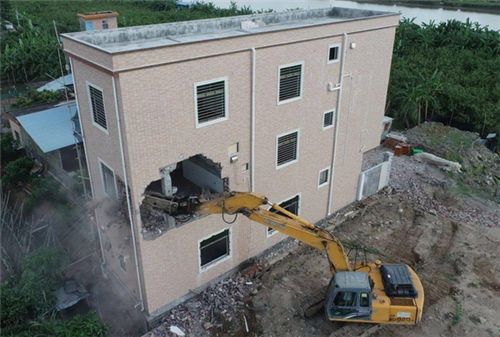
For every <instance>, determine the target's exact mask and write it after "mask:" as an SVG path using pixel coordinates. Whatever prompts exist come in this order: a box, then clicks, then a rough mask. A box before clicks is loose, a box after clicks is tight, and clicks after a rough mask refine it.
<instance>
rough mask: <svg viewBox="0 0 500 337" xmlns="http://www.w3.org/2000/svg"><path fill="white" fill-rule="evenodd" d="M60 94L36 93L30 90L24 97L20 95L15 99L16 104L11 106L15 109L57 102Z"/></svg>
mask: <svg viewBox="0 0 500 337" xmlns="http://www.w3.org/2000/svg"><path fill="white" fill-rule="evenodd" d="M62 98H63V97H62V93H60V92H57V91H56V92H54V91H48V90H44V91H36V90H31V91H29V92H28V93H27V94H25V95H21V96H19V97H18V98H17V99H16V102H15V103H14V104H12V106H13V107H15V108H23V107H30V106H33V105H38V104H44V103H53V102H58V101H60V100H61V99H62Z"/></svg>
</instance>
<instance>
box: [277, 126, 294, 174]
mask: <svg viewBox="0 0 500 337" xmlns="http://www.w3.org/2000/svg"><path fill="white" fill-rule="evenodd" d="M295 132H297V156H296V158H295V159H294V160H291V161H289V162H286V163H284V164H281V165H279V164H278V140H279V138H280V137H283V136H286V135H289V134H291V133H295ZM275 147H276V149H275V150H276V151H275V157H274V163H275V165H276V170H279V169H282V168H284V167H287V166H289V165H292V164H295V163H297V162H298V161H299V153H300V152H299V150H300V129H295V130H292V131H288V132H284V133H281V134H279V135H277V136H276V145H275Z"/></svg>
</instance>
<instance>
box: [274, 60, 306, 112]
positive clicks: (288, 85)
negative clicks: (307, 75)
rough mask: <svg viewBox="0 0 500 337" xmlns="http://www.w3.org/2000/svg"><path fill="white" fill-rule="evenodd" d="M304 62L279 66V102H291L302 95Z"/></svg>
mask: <svg viewBox="0 0 500 337" xmlns="http://www.w3.org/2000/svg"><path fill="white" fill-rule="evenodd" d="M302 70H303V63H299V64H294V65H287V66H281V67H280V68H279V77H280V78H279V90H278V92H279V97H278V103H285V102H290V101H292V100H296V99H300V98H301V97H302Z"/></svg>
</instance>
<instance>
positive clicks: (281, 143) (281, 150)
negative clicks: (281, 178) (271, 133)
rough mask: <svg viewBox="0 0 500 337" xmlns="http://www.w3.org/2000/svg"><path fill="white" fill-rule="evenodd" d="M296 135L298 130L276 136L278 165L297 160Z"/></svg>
mask: <svg viewBox="0 0 500 337" xmlns="http://www.w3.org/2000/svg"><path fill="white" fill-rule="evenodd" d="M298 137H299V133H298V131H295V132H292V133H289V134H287V135H284V136H281V137H278V145H277V146H278V150H277V165H278V166H280V165H283V164H286V163H289V162H292V161H294V160H297V149H298Z"/></svg>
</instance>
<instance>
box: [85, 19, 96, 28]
mask: <svg viewBox="0 0 500 337" xmlns="http://www.w3.org/2000/svg"><path fill="white" fill-rule="evenodd" d="M85 30H94V23H93V22H92V21H86V22H85Z"/></svg>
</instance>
